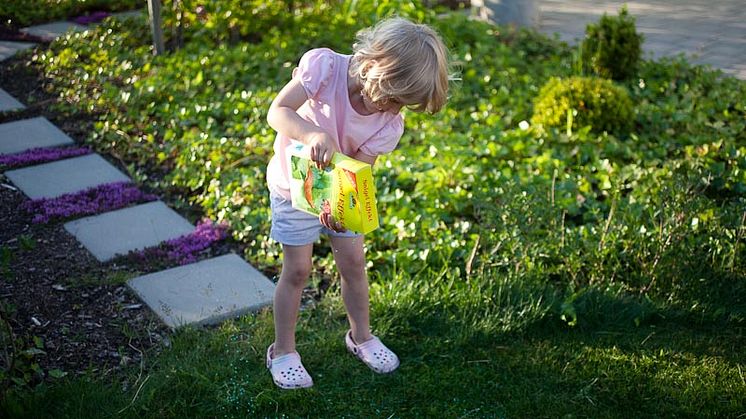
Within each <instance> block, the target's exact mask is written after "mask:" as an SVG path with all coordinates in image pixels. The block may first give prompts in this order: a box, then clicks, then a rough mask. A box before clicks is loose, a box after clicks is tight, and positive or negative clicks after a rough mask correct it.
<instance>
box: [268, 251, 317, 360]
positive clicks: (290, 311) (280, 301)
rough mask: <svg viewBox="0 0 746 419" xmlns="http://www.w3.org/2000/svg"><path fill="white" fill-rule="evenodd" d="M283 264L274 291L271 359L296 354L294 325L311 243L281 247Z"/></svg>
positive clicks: (309, 258)
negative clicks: (273, 339) (272, 353)
mask: <svg viewBox="0 0 746 419" xmlns="http://www.w3.org/2000/svg"><path fill="white" fill-rule="evenodd" d="M282 252H283V262H282V272H281V273H280V280H279V281H278V282H277V287H276V288H275V299H274V306H273V310H274V318H275V347H274V357H278V356H280V355H284V354H287V353H290V352H293V351H295V324H296V322H297V320H298V309H299V308H300V297H301V293H302V292H303V288H304V287H305V285H306V280H307V279H308V276H309V275H310V273H311V255H312V253H313V244H307V245H303V246H288V245H282Z"/></svg>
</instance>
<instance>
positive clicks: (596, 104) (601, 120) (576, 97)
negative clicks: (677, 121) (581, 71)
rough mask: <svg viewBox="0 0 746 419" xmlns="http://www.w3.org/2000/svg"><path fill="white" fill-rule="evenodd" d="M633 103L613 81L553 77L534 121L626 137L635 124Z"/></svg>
mask: <svg viewBox="0 0 746 419" xmlns="http://www.w3.org/2000/svg"><path fill="white" fill-rule="evenodd" d="M633 118H634V116H633V111H632V100H631V99H630V97H629V94H628V93H627V91H626V90H625V89H624V88H623V87H620V86H616V85H614V84H613V83H612V82H611V81H609V80H606V79H601V78H595V77H570V78H566V79H561V78H557V77H553V78H551V79H550V80H549V81H548V82H547V83H546V84H545V85H544V86H543V87H542V88H541V90H540V91H539V94H538V96H537V98H536V101H535V103H534V114H533V116H532V118H531V121H532V122H533V123H535V124H541V125H543V126H545V127H567V130H568V131H572V128H575V129H578V128H583V127H586V126H590V128H591V130H592V131H594V132H598V133H601V132H604V131H606V132H610V133H615V134H622V135H623V134H626V133H628V132H629V129H630V128H631V126H632V122H633Z"/></svg>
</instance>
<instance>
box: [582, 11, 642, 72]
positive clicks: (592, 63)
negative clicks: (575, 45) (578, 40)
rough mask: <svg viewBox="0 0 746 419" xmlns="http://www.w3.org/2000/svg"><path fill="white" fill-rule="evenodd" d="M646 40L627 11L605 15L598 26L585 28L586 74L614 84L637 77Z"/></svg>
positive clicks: (584, 57)
mask: <svg viewBox="0 0 746 419" xmlns="http://www.w3.org/2000/svg"><path fill="white" fill-rule="evenodd" d="M642 42H643V36H642V35H640V34H638V33H637V31H636V30H635V18H634V17H632V16H630V15H629V14H628V13H627V7H626V6H625V7H622V9H621V10H619V16H616V17H613V16H607V15H606V14H605V13H604V15H603V16H602V17H601V20H600V21H599V22H598V23H597V24H593V23H590V24H588V26H587V27H586V28H585V39H584V40H583V43H582V60H583V66H584V68H585V69H586V71H591V72H593V73H595V74H597V75H599V76H601V77H605V78H610V79H614V80H625V79H627V78H630V77H632V76H634V75H635V73H636V71H637V64H638V62H639V61H640V54H641V51H642V49H641V46H642Z"/></svg>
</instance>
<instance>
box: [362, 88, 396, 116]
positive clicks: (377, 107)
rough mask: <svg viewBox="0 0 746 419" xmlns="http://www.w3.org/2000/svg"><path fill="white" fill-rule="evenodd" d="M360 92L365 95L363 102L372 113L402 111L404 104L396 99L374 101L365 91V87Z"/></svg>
mask: <svg viewBox="0 0 746 419" xmlns="http://www.w3.org/2000/svg"><path fill="white" fill-rule="evenodd" d="M360 94H361V95H362V96H363V104H364V105H365V109H366V110H367V111H368V112H370V113H376V112H390V113H393V114H398V113H399V111H401V108H402V107H403V106H404V105H403V104H402V103H399V102H398V101H397V100H396V99H384V100H379V101H376V102H374V101H372V100H371V99H370V97H369V96H368V94H367V93H366V92H365V89H362V90H361V91H360Z"/></svg>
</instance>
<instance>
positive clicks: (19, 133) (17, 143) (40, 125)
mask: <svg viewBox="0 0 746 419" xmlns="http://www.w3.org/2000/svg"><path fill="white" fill-rule="evenodd" d="M73 144H75V141H73V139H72V138H70V137H68V136H67V134H65V133H64V132H62V131H60V129H59V128H57V127H55V126H54V124H52V123H51V122H49V121H48V120H47V119H46V118H44V117H37V118H31V119H23V120H20V121H13V122H6V123H4V124H0V154H13V153H20V152H22V151H26V150H30V149H32V148H37V147H55V146H61V145H73Z"/></svg>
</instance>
